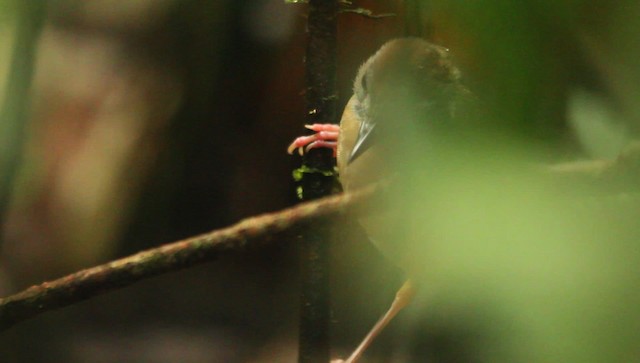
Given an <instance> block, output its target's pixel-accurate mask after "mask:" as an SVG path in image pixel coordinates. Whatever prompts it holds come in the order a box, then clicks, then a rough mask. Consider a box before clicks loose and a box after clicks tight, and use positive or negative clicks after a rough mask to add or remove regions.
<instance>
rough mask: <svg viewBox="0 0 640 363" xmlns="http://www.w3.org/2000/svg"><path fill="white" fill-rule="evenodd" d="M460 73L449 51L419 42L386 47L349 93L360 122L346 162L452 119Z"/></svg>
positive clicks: (370, 61) (367, 65)
mask: <svg viewBox="0 0 640 363" xmlns="http://www.w3.org/2000/svg"><path fill="white" fill-rule="evenodd" d="M459 80H460V71H459V70H458V69H457V68H456V67H455V66H454V65H453V63H452V61H451V56H450V54H449V51H448V49H446V48H444V47H441V46H438V45H435V44H432V43H429V42H427V41H425V40H423V39H420V38H401V39H395V40H392V41H389V42H387V43H386V44H384V45H383V46H382V47H381V48H380V50H378V52H376V53H375V54H374V55H373V56H372V57H371V58H369V59H368V60H367V61H366V62H365V63H364V64H363V65H362V66H361V67H360V70H359V71H358V75H357V76H356V79H355V82H354V86H353V90H354V96H355V99H356V101H357V104H356V107H355V109H356V112H357V114H358V117H359V119H360V120H361V124H360V131H359V134H358V138H357V141H356V144H355V146H354V148H353V151H352V152H351V155H350V162H351V161H353V160H355V159H356V158H357V157H358V156H359V155H360V154H362V153H363V152H364V151H366V150H367V149H368V148H369V147H370V146H371V145H372V144H373V143H377V142H380V140H381V139H384V140H386V141H383V142H385V143H387V144H390V145H391V144H395V143H396V142H401V141H402V140H403V139H404V137H405V136H406V135H407V134H411V133H415V131H418V130H424V129H425V128H429V127H437V124H441V123H446V122H447V120H448V119H450V118H451V115H452V112H453V103H454V99H455V96H456V93H457V92H458V90H459V88H460V85H459Z"/></svg>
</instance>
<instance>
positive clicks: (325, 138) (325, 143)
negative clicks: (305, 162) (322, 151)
mask: <svg viewBox="0 0 640 363" xmlns="http://www.w3.org/2000/svg"><path fill="white" fill-rule="evenodd" d="M304 127H306V128H307V129H309V130H312V131H315V132H316V133H315V134H313V135H308V136H300V137H298V138H296V139H295V140H293V142H292V143H291V144H290V145H289V147H288V148H287V152H288V153H289V154H293V152H294V151H295V150H296V149H298V153H299V154H300V155H304V153H305V152H308V151H309V150H311V149H316V148H320V147H326V148H330V149H331V150H333V156H336V153H337V148H338V136H339V135H340V126H338V125H334V124H313V125H305V126H304Z"/></svg>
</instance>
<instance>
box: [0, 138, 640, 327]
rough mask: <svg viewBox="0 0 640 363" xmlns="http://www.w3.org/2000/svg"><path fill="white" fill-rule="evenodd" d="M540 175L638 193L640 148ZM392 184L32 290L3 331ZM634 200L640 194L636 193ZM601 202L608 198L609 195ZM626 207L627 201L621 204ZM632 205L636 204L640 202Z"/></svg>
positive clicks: (1, 304) (2, 316) (345, 207)
mask: <svg viewBox="0 0 640 363" xmlns="http://www.w3.org/2000/svg"><path fill="white" fill-rule="evenodd" d="M539 171H540V172H542V173H544V174H546V175H549V177H550V178H551V179H552V180H553V181H554V182H556V183H559V184H560V185H564V184H570V185H575V183H586V184H594V185H596V186H598V190H600V191H609V192H613V193H627V192H630V191H634V192H635V191H637V190H638V185H639V184H638V181H639V180H640V143H634V144H633V145H632V147H630V148H628V149H627V150H626V151H624V152H623V153H622V154H621V155H620V156H619V157H618V158H617V159H616V160H613V161H602V160H594V161H587V162H573V163H564V164H556V165H552V166H548V167H544V168H543V169H541V170H539ZM387 186H388V182H381V183H377V184H374V185H372V186H370V187H367V188H364V189H362V190H360V191H357V192H353V193H348V194H340V195H335V196H330V197H325V198H322V199H318V200H315V201H311V202H307V203H302V204H299V205H297V206H295V207H292V208H288V209H284V210H282V211H279V212H273V213H267V214H263V215H260V216H256V217H252V218H247V219H245V220H242V221H240V222H238V223H236V224H235V225H232V226H230V227H227V228H223V229H219V230H215V231H212V232H209V233H205V234H202V235H199V236H195V237H191V238H188V239H185V240H182V241H177V242H173V243H169V244H166V245H163V246H160V247H157V248H153V249H149V250H146V251H143V252H140V253H137V254H134V255H131V256H129V257H125V258H122V259H119V260H115V261H112V262H109V263H106V264H103V265H99V266H95V267H92V268H88V269H85V270H81V271H78V272H75V273H73V274H70V275H67V276H64V277H62V278H59V279H57V280H53V281H48V282H44V283H42V284H40V285H36V286H32V287H30V288H28V289H26V290H24V291H22V292H19V293H17V294H14V295H11V296H8V297H6V298H3V299H0V331H1V330H6V329H8V328H10V327H11V326H13V325H15V324H17V323H19V322H21V321H24V320H27V319H30V318H33V317H35V316H37V315H39V314H41V313H44V312H47V311H49V310H54V309H57V308H61V307H65V306H68V305H72V304H74V303H77V302H80V301H83V300H87V299H90V298H92V297H94V296H97V295H100V294H103V293H106V292H108V291H111V290H114V289H117V288H120V287H125V286H128V285H131V284H133V283H135V282H137V281H139V280H142V279H145V278H148V277H152V276H156V275H160V274H163V273H167V272H172V271H176V270H179V269H183V268H187V267H191V266H194V265H197V264H200V263H204V262H208V261H213V260H215V259H216V258H218V257H219V256H221V255H224V254H225V253H233V252H236V251H239V250H244V249H248V248H255V247H259V246H263V245H266V244H269V243H274V240H275V239H276V237H278V236H280V235H282V234H283V233H285V232H290V231H291V230H293V229H295V228H298V227H301V226H304V225H306V224H309V223H313V222H317V221H320V220H323V219H325V218H329V217H333V216H336V215H339V214H343V213H356V214H358V213H360V212H359V211H360V210H361V209H363V208H364V209H365V210H366V208H367V207H369V206H370V204H369V203H370V202H371V201H372V200H373V199H375V198H372V197H373V195H378V194H382V192H383V191H384V190H385V189H386V188H387ZM634 195H635V194H634ZM600 197H604V198H606V197H607V196H606V195H601V196H600ZM622 202H623V203H624V202H625V200H622ZM631 202H633V203H636V202H637V199H635V198H634V199H632V200H631Z"/></svg>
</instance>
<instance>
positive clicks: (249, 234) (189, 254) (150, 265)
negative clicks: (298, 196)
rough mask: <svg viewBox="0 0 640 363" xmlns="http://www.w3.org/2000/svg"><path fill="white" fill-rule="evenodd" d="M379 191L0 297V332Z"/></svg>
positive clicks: (246, 244) (260, 239)
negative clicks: (21, 322) (47, 312)
mask: <svg viewBox="0 0 640 363" xmlns="http://www.w3.org/2000/svg"><path fill="white" fill-rule="evenodd" d="M376 189H377V187H375V186H373V187H371V188H367V189H363V190H362V191H360V192H356V193H350V194H341V195H337V196H331V197H327V198H323V199H320V200H317V201H313V202H309V203H303V204H300V205H298V206H295V207H292V208H288V209H284V210H282V211H279V212H274V213H268V214H264V215H260V216H256V217H252V218H248V219H245V220H242V221H241V222H239V223H237V224H235V225H233V226H230V227H227V228H224V229H220V230H216V231H212V232H209V233H205V234H202V235H200V236H196V237H192V238H188V239H185V240H182V241H177V242H173V243H170V244H166V245H163V246H160V247H157V248H153V249H149V250H146V251H143V252H140V253H137V254H135V255H132V256H129V257H125V258H122V259H119V260H115V261H112V262H109V263H106V264H103V265H99V266H95V267H92V268H89V269H86V270H82V271H78V272H76V273H73V274H71V275H67V276H64V277H62V278H59V279H57V280H53V281H49V282H45V283H42V284H40V285H36V286H32V287H30V288H28V289H26V290H24V291H22V292H19V293H17V294H15V295H11V296H9V297H6V298H4V299H0V330H5V329H7V328H9V327H11V326H13V325H14V324H16V323H18V322H20V321H23V320H27V319H30V318H32V317H34V316H36V315H39V314H41V313H44V312H46V311H49V310H53V309H57V308H61V307H64V306H68V305H71V304H74V303H76V302H79V301H82V300H86V299H89V298H91V297H93V296H96V295H99V294H102V293H105V292H108V291H110V290H113V289H116V288H120V287H124V286H128V285H131V284H133V283H134V282H137V281H139V280H142V279H145V278H148V277H152V276H156V275H159V274H162V273H166V272H170V271H175V270H179V269H182V268H186V267H190V266H194V265H196V264H199V263H203V262H207V261H212V260H214V259H216V258H218V257H219V256H221V255H222V254H225V253H230V252H234V251H238V250H243V249H246V248H250V247H256V246H260V245H263V244H265V243H267V242H273V241H274V237H275V236H277V235H279V234H281V233H283V232H285V231H289V230H291V229H293V228H295V227H299V226H301V225H303V224H306V223H310V222H313V221H317V220H319V219H322V218H326V217H331V216H334V215H337V214H340V213H344V212H347V211H349V210H353V208H354V207H356V206H357V205H361V204H362V202H363V201H364V200H365V199H367V197H368V196H370V195H371V194H372V193H373V192H374V191H375V190H376Z"/></svg>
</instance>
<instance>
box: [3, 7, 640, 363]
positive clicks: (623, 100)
mask: <svg viewBox="0 0 640 363" xmlns="http://www.w3.org/2000/svg"><path fill="white" fill-rule="evenodd" d="M0 6H1V7H2V13H3V14H2V15H0V18H1V19H0V37H2V42H0V81H2V82H3V83H4V85H5V87H3V88H2V93H0V95H2V97H3V99H5V100H9V101H5V103H4V106H3V107H4V108H5V109H9V110H11V107H10V105H11V102H21V101H24V98H21V99H18V100H16V99H15V97H14V98H12V97H11V94H12V92H17V91H15V87H13V88H12V87H11V86H7V85H12V84H13V83H12V82H17V84H30V85H31V89H30V92H29V93H28V95H29V101H28V102H29V103H28V117H21V116H20V115H19V114H15V113H11V112H9V113H6V112H5V119H3V120H0V122H2V125H0V141H2V140H4V146H3V147H2V150H3V151H2V153H3V155H2V156H1V157H0V173H2V174H3V175H4V177H3V179H2V180H3V184H2V185H0V187H1V188H2V189H0V191H1V192H2V193H3V195H2V196H1V199H0V201H2V205H0V208H1V211H2V221H1V223H2V224H1V230H0V232H1V235H0V238H1V245H0V248H1V250H0V251H1V255H0V258H1V265H0V274H1V275H0V277H1V286H0V291H1V293H2V295H3V296H6V295H9V294H11V293H13V292H16V291H19V290H21V289H24V288H26V287H28V286H30V285H32V284H37V283H40V282H42V281H45V280H50V279H53V278H57V277H59V276H62V275H64V274H67V273H70V272H73V271H75V270H78V269H81V268H86V267H90V266H92V265H95V264H98V263H102V262H106V261H109V260H111V259H114V258H118V257H122V256H126V255H128V254H132V253H135V252H137V251H140V250H142V249H146V248H150V247H155V246H158V245H160V244H163V243H167V242H171V241H174V240H177V239H181V238H185V237H188V236H192V235H195V234H198V233H202V232H206V231H209V230H212V229H216V228H219V227H223V226H227V225H229V224H231V223H234V222H235V221H238V220H239V219H241V218H244V217H248V216H252V215H255V214H259V213H262V212H266V211H273V210H277V209H281V208H284V207H287V206H291V205H293V204H295V203H296V202H297V199H296V196H295V190H294V189H295V188H294V185H293V181H292V178H291V171H292V169H294V168H296V167H297V166H298V165H299V163H300V159H299V157H297V156H289V155H287V154H286V146H287V145H288V143H289V142H290V141H291V140H292V139H293V138H294V137H295V136H298V135H299V134H301V133H302V132H303V128H302V125H303V123H304V112H305V110H304V102H303V101H304V95H303V90H304V84H303V76H304V64H303V56H304V51H305V39H306V33H305V13H306V10H307V7H306V5H304V4H285V2H284V1H283V0H246V1H231V0H216V1H205V0H136V1H119V0H92V1H80V0H59V1H40V0H38V1H35V0H34V1H33V2H31V1H29V3H28V4H24V2H22V1H18V0H2V1H0ZM353 6H355V7H363V8H367V9H370V10H372V11H373V12H374V13H395V14H396V16H393V17H385V18H380V19H372V18H366V17H363V16H360V15H356V14H353V13H343V14H341V15H340V25H339V33H338V34H339V35H338V44H339V54H338V83H339V96H340V106H343V105H344V104H345V103H346V101H347V100H348V99H349V97H350V94H351V82H352V79H353V77H354V75H355V73H356V71H357V69H358V67H359V65H360V64H361V63H362V62H363V61H364V60H366V59H367V58H368V57H369V56H370V55H371V54H372V53H373V52H374V51H375V50H376V49H377V48H378V47H379V46H380V45H381V44H383V43H384V42H385V41H387V40H389V39H392V38H394V37H399V36H405V35H418V36H423V37H426V38H427V39H430V40H432V41H434V42H436V43H439V44H442V45H445V46H447V47H449V48H450V49H451V51H452V52H453V54H454V55H455V57H456V58H457V60H458V63H459V64H460V65H461V68H462V69H463V76H464V77H465V79H466V83H467V84H468V85H469V87H470V88H471V89H472V90H475V91H476V92H477V93H478V95H479V98H480V99H481V100H482V102H483V103H484V104H486V105H488V106H489V107H488V108H489V109H491V110H492V112H493V113H494V114H495V115H497V116H499V117H495V118H494V120H501V122H497V123H496V124H494V125H493V126H492V127H495V128H497V129H502V130H504V132H505V133H506V134H509V135H512V137H513V138H514V139H515V140H526V142H528V143H535V144H537V145H539V146H540V147H541V148H542V149H544V150H545V157H546V159H547V160H548V161H566V160H573V159H576V158H589V159H591V158H596V159H597V158H613V157H615V156H616V155H617V154H618V153H619V152H620V150H621V149H622V148H623V147H624V146H625V145H626V144H627V143H628V141H629V140H630V139H632V138H633V137H634V135H635V133H636V131H637V129H638V124H639V122H640V118H639V115H640V108H639V106H638V105H640V104H639V103H637V101H636V100H637V97H638V92H639V89H640V88H639V87H638V85H639V84H640V82H639V81H640V79H639V78H640V72H639V71H638V67H637V64H636V62H635V59H636V58H637V55H638V53H639V52H640V46H638V44H637V35H638V32H637V30H638V29H637V28H638V26H639V25H640V22H639V21H638V20H637V19H640V18H639V17H637V15H640V6H638V5H637V4H636V3H634V2H631V1H622V0H621V1H611V2H595V1H593V2H592V1H587V0H574V1H562V2H554V1H548V2H547V1H541V2H535V3H527V4H516V3H515V2H514V3H509V2H507V3H504V2H497V1H496V2H487V3H485V4H482V5H481V4H479V3H477V2H473V1H428V0H425V1H408V0H407V1H401V0H388V1H383V0H377V1H374V0H369V1H364V0H363V1H357V2H355V4H353ZM22 24H26V25H22ZM29 31H31V32H32V33H34V34H37V38H35V39H34V43H33V46H34V47H35V57H34V64H33V78H32V79H30V77H29V76H28V72H27V73H26V75H25V72H22V73H20V72H19V73H15V72H16V69H20V67H21V65H22V67H25V66H26V67H27V68H28V62H29V61H28V57H23V56H19V57H17V58H16V54H18V55H21V54H26V55H28V52H27V53H20V52H24V49H23V47H24V46H28V45H29V42H28V41H27V42H26V43H25V42H24V39H25V38H24V36H25V35H24V34H27V35H28V33H29ZM26 39H31V38H29V37H28V36H27V38H26ZM16 67H17V68H16ZM12 72H14V73H12ZM12 75H13V76H14V78H15V79H14V80H13V81H11V79H12ZM477 90H480V91H479V92H478V91H477ZM361 237H362V236H359V235H358V234H357V233H354V236H351V237H349V236H341V237H340V238H338V239H336V242H338V240H339V243H334V256H335V258H334V261H333V262H332V264H333V280H332V284H333V287H334V289H333V295H334V298H335V303H334V316H333V318H334V325H333V327H332V329H333V332H334V340H335V350H336V354H338V353H339V354H343V355H344V354H345V353H346V352H347V351H348V350H349V349H350V348H351V347H353V346H355V345H356V344H357V342H358V341H359V340H360V338H361V337H362V336H363V335H364V334H365V333H366V331H367V330H368V328H369V327H370V325H371V324H373V322H375V320H376V319H377V317H378V316H379V314H380V313H381V312H382V311H383V310H384V309H385V308H386V305H387V304H388V303H389V302H390V301H391V299H392V298H393V293H394V291H395V288H396V287H397V285H398V284H399V283H400V282H401V279H402V274H401V272H400V271H399V270H398V269H397V268H396V267H394V266H392V265H391V264H389V263H387V261H386V260H385V259H384V258H383V257H381V256H380V255H379V254H378V253H377V251H376V250H374V248H373V247H371V246H370V245H369V244H368V243H367V242H366V241H365V240H364V239H363V238H361ZM298 243H299V241H298V240H296V239H295V238H292V239H289V240H287V239H283V240H282V241H279V242H277V243H274V244H272V245H271V246H269V247H268V248H264V249H261V250H259V251H252V252H248V253H244V254H238V255H235V256H228V257H225V258H222V259H220V260H218V261H215V262H213V263H209V264H205V265H203V266H199V267H196V268H191V269H188V270H186V271H180V272H176V273H172V274H168V275H165V276H160V277H156V278H152V279H150V280H146V281H143V282H140V283H137V284H135V285H133V286H131V287H127V288H125V289H122V290H119V291H115V292H112V293H109V294H107V295H105V296H100V297H97V298H94V299H92V300H89V301H86V302H83V303H80V304H77V305H75V306H72V307H69V308H65V309H62V310H60V311H56V312H51V313H47V314H44V315H43V316H40V317H37V318H35V319H33V320H30V321H27V322H24V323H21V324H19V325H18V326H16V327H14V328H12V329H11V330H9V331H7V332H4V333H2V339H0V361H2V362H293V361H295V359H296V339H297V336H296V333H297V314H296V312H297V309H298V307H297V304H298V300H299V297H298V294H297V291H298V278H297V271H298V260H297V244H298ZM393 330H394V328H393V326H392V328H391V330H390V331H389V332H385V333H384V334H383V336H382V337H381V339H380V341H379V342H377V343H376V345H375V346H374V347H373V348H372V349H373V350H372V352H371V355H370V357H371V360H368V361H371V362H376V361H379V362H388V361H402V360H400V358H398V354H397V353H394V349H390V348H392V347H397V346H398V345H402V346H405V348H406V344H398V342H397V340H398V338H397V337H396V335H395V334H394V331H393ZM456 334H457V333H456ZM452 336H455V334H453V335H451V334H448V333H446V332H445V333H443V332H441V331H438V332H434V331H427V332H426V333H425V334H424V337H425V339H424V341H426V342H430V343H429V344H431V345H432V346H435V347H437V348H438V349H435V350H433V349H432V350H430V352H431V353H429V354H431V356H434V357H436V358H434V359H435V360H433V361H437V362H440V361H443V362H466V361H472V360H471V359H469V358H468V357H464V353H463V352H461V351H459V350H458V349H456V348H450V344H449V343H450V342H449V339H452V338H451V337H452ZM429 344H427V345H429ZM424 346H425V344H423V343H416V344H415V346H414V347H409V348H406V349H405V350H406V351H409V353H405V354H420V353H421V352H422V351H423V350H424V349H427V348H424ZM411 352H413V353H411ZM434 352H435V353H434Z"/></svg>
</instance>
